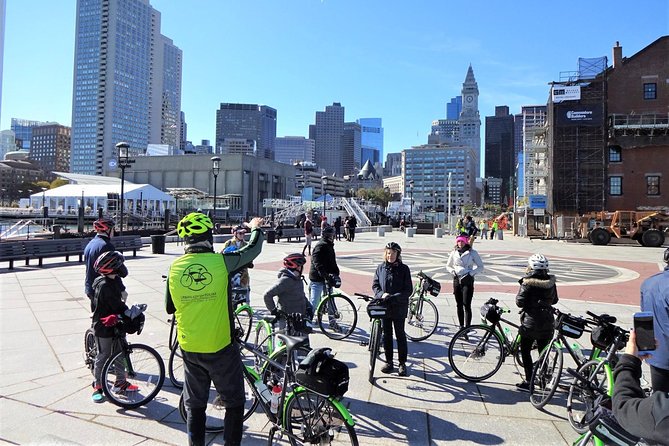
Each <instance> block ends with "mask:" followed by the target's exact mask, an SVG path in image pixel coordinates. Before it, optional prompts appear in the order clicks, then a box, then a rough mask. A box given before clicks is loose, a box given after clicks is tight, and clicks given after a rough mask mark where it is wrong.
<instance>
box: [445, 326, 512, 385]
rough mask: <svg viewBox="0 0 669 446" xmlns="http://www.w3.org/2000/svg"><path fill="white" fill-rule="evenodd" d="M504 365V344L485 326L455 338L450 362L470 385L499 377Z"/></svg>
mask: <svg viewBox="0 0 669 446" xmlns="http://www.w3.org/2000/svg"><path fill="white" fill-rule="evenodd" d="M502 361H504V348H503V344H502V340H501V339H500V338H499V335H498V334H497V333H495V331H494V330H493V329H492V328H490V327H488V326H485V325H470V326H469V327H465V328H463V329H461V330H460V331H458V332H457V333H455V335H453V339H451V343H450V344H449V346H448V362H449V364H450V365H451V368H452V369H453V371H454V372H455V373H456V374H457V375H458V376H459V377H461V378H464V379H466V380H467V381H474V382H476V381H483V380H484V379H488V378H490V377H491V376H492V375H494V374H495V373H497V371H498V370H499V368H500V367H501V366H502Z"/></svg>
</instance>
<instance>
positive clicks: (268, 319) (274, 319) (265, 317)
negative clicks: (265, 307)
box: [262, 314, 278, 325]
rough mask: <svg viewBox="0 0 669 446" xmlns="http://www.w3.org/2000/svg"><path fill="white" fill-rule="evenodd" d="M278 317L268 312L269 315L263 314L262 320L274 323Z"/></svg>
mask: <svg viewBox="0 0 669 446" xmlns="http://www.w3.org/2000/svg"><path fill="white" fill-rule="evenodd" d="M277 319H278V316H276V315H273V314H268V315H267V316H263V317H262V320H263V321H265V322H267V323H268V324H270V325H274V324H275V323H276V321H277Z"/></svg>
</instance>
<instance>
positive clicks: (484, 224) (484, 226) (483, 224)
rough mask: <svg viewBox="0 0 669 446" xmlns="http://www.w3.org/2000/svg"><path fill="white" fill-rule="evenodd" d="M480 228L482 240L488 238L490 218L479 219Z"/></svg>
mask: <svg viewBox="0 0 669 446" xmlns="http://www.w3.org/2000/svg"><path fill="white" fill-rule="evenodd" d="M479 229H480V230H481V240H485V239H487V238H488V220H486V219H485V218H482V219H481V221H479Z"/></svg>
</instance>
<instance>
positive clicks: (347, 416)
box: [283, 386, 355, 428]
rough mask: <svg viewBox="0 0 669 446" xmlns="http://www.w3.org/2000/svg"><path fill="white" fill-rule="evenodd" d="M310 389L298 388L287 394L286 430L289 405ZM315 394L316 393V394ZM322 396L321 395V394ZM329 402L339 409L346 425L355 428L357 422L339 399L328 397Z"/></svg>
mask: <svg viewBox="0 0 669 446" xmlns="http://www.w3.org/2000/svg"><path fill="white" fill-rule="evenodd" d="M307 390H308V389H307V388H305V387H302V386H297V387H295V388H294V389H293V390H291V391H290V392H289V393H287V394H286V400H285V401H284V403H283V423H284V426H283V427H284V428H287V426H286V425H285V423H286V419H287V414H286V409H287V408H288V403H289V402H290V400H291V399H293V398H295V397H296V396H297V395H298V394H300V393H303V392H306V391H307ZM314 393H315V392H314ZM319 395H320V394H319ZM327 399H328V401H330V402H331V403H332V405H333V406H334V407H335V408H336V409H337V411H338V412H339V413H340V414H341V415H342V417H343V418H344V420H345V421H346V424H348V425H349V426H355V420H353V417H352V416H351V413H350V412H349V411H348V409H346V407H345V406H344V405H343V404H342V403H341V401H339V400H338V399H337V398H333V397H331V396H329V397H327Z"/></svg>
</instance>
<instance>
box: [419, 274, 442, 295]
mask: <svg viewBox="0 0 669 446" xmlns="http://www.w3.org/2000/svg"><path fill="white" fill-rule="evenodd" d="M423 288H424V289H425V291H427V292H428V293H430V295H432V296H434V297H437V296H438V295H439V293H440V292H441V284H440V283H439V282H437V281H436V280H434V279H433V278H431V277H427V276H425V277H424V278H423Z"/></svg>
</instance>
